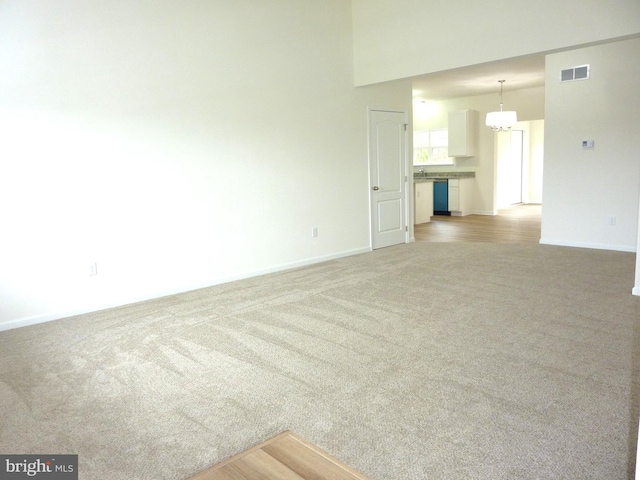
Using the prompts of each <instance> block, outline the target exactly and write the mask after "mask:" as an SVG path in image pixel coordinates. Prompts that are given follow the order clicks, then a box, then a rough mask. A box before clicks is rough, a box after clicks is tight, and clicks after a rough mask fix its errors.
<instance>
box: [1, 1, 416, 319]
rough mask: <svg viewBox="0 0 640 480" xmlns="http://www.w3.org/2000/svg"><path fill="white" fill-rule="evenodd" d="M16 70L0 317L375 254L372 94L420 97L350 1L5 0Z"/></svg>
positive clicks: (6, 99) (77, 307)
mask: <svg viewBox="0 0 640 480" xmlns="http://www.w3.org/2000/svg"><path fill="white" fill-rule="evenodd" d="M0 67H1V70H2V71H3V75H2V76H0V131H1V132H2V141H0V216H1V219H2V229H3V234H2V237H1V239H0V242H1V243H0V295H1V297H2V299H1V301H0V329H2V328H9V327H12V326H19V325H24V324H29V323H35V322H39V321H45V320H50V319H53V318H59V317H61V316H65V315H68V314H73V313H79V312H84V311H90V310H95V309H99V308H103V307H106V306H112V305H119V304H123V303H126V302H130V301H136V300H141V299H146V298H151V297H155V296H159V295H163V294H168V293H173V292H177V291H183V290H188V289H191V288H195V287H200V286H205V285H211V284H214V283H218V282H222V281H226V280H230V279H234V278H240V277H243V276H248V275H253V274H257V273H261V272H266V271H273V270H277V269H280V268H284V267H287V266H293V265H300V264H304V263H308V262H313V261H318V260H322V259H326V258H331V257H334V256H340V255H346V254H350V253H354V252H359V251H363V250H368V249H369V204H368V201H369V190H368V174H367V168H368V167H367V106H368V105H376V106H388V107H396V108H405V109H406V110H407V111H409V109H410V108H411V105H410V103H411V88H410V84H409V82H404V81H399V82H392V83H387V84H383V85H378V86H374V87H367V88H359V89H356V88H354V87H353V85H354V82H353V44H352V27H351V9H350V3H349V2H348V1H347V0H329V1H323V2H299V1H295V0H282V1H279V2H254V1H249V0H234V1H233V2H229V1H226V0H225V1H222V0H211V1H208V2H175V1H169V0H164V1H157V2H130V1H128V0H114V1H111V2H108V3H104V2H84V1H82V0H60V1H56V2H51V1H48V0H33V1H30V2H23V1H20V0H6V1H3V2H1V3H0ZM312 227H318V232H319V236H318V238H311V228H312ZM93 262H97V265H98V275H96V276H91V277H90V276H89V275H88V272H89V265H90V264H91V263H93Z"/></svg>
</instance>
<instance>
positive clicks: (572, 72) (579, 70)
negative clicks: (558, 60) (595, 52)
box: [560, 65, 590, 82]
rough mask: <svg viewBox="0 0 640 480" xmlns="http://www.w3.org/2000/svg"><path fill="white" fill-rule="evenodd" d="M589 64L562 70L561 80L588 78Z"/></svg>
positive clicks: (569, 80)
mask: <svg viewBox="0 0 640 480" xmlns="http://www.w3.org/2000/svg"><path fill="white" fill-rule="evenodd" d="M589 67H590V66H589V65H580V66H579V67H573V68H567V69H566V70H561V71H560V81H561V82H572V81H573V80H588V79H589V70H590V68H589Z"/></svg>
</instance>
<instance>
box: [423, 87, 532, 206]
mask: <svg viewBox="0 0 640 480" xmlns="http://www.w3.org/2000/svg"><path fill="white" fill-rule="evenodd" d="M503 99H504V106H505V109H508V110H516V111H517V113H518V120H521V121H522V122H528V121H532V120H539V119H542V118H544V88H543V87H539V88H530V89H524V90H513V91H509V90H506V91H505V92H504V95H503ZM498 108H500V97H499V92H498V91H497V90H496V93H495V94H490V95H478V96H474V97H463V98H456V99H451V100H441V101H433V100H426V102H425V103H421V102H419V101H415V102H414V105H413V128H414V129H415V130H425V129H431V128H446V127H447V117H448V112H449V111H454V110H467V109H469V110H477V111H478V112H479V121H478V123H479V125H478V129H479V135H478V154H477V155H476V156H475V157H471V158H459V159H456V164H455V166H453V167H450V166H443V167H429V168H428V170H430V171H455V170H462V171H473V172H476V190H475V192H474V203H475V205H476V208H475V210H474V213H478V214H484V215H495V214H496V213H497V208H498V207H497V160H496V158H497V142H498V140H499V139H500V138H501V135H505V134H503V133H494V132H492V131H491V129H490V128H489V127H487V126H485V124H484V123H485V122H484V120H485V117H486V115H487V112H490V111H494V110H497V109H498Z"/></svg>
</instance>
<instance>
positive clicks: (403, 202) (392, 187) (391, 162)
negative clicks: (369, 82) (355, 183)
mask: <svg viewBox="0 0 640 480" xmlns="http://www.w3.org/2000/svg"><path fill="white" fill-rule="evenodd" d="M406 123H407V122H406V113H405V112H397V111H381V110H370V111H369V172H370V192H371V227H372V234H371V244H372V247H373V248H374V249H376V248H382V247H388V246H390V245H397V244H398V243H405V242H406V241H407V234H408V233H407V214H406V212H407V199H406V189H407V178H406V175H407V173H406V172H407V158H408V157H407V132H406V130H405V128H406Z"/></svg>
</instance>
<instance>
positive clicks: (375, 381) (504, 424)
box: [0, 243, 640, 480]
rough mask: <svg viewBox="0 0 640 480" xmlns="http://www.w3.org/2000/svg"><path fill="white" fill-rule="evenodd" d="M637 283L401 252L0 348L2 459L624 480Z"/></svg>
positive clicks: (489, 250)
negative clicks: (301, 442) (300, 461)
mask: <svg viewBox="0 0 640 480" xmlns="http://www.w3.org/2000/svg"><path fill="white" fill-rule="evenodd" d="M634 265H635V254H632V253H623V252H608V251H597V250H588V249H574V248H566V247H552V246H541V245H504V244H502V245H499V244H486V243H483V244H481V243H464V244H461V243H414V244H410V245H401V246H397V247H390V248H386V249H382V250H378V251H375V252H372V253H368V254H363V255H357V256H353V257H349V258H344V259H340V260H336V261H331V262H326V263H322V264H317V265H313V266H309V267H305V268H301V269H296V270H292V271H288V272H283V273H279V274H273V275H267V276H263V277H259V278H253V279H249V280H243V281H240V282H234V283H229V284H225V285H220V286H215V287H211V288H207V289H203V290H198V291H194V292H189V293H185V294H180V295H175V296H171V297H166V298H162V299H158V300H154V301H149V302H143V303H139V304H135V305H130V306H124V307H120V308H116V309H112V310H107V311H102V312H97V313H93V314H88V315H81V316H77V317H73V318H68V319H63V320H59V321H55V322H49V323H46V324H41V325H35V326H31V327H25V328H21V329H16V330H10V331H5V332H0V418H1V419H2V420H1V421H0V452H1V453H5V454H8V453H58V454H60V453H77V454H78V455H79V471H80V478H81V479H96V480H98V479H99V480H107V479H118V480H121V479H128V480H133V479H184V478H186V477H188V476H190V475H193V474H195V473H196V472H198V471H201V470H203V469H205V468H207V467H208V466H210V465H213V464H215V463H217V462H219V461H221V460H224V459H226V458H228V457H231V456H233V455H234V454H237V453H238V452H241V451H243V450H245V449H246V448H248V447H250V446H252V445H255V444H257V443H260V442H262V441H265V440H266V439H268V438H270V437H272V436H274V435H276V434H277V433H279V432H281V431H283V430H291V431H294V432H296V433H297V434H298V435H300V436H301V437H303V438H305V439H307V440H308V441H310V442H312V443H314V444H316V445H318V447H320V448H321V449H323V450H325V451H326V452H327V453H329V454H330V455H333V456H334V457H336V458H338V459H339V460H341V461H343V462H345V463H346V464H348V465H350V466H352V467H353V468H355V469H357V470H359V471H361V472H362V473H363V474H365V475H367V476H369V477H370V478H372V479H374V480H388V479H491V480H496V479H498V480H499V479H509V480H512V479H607V480H616V479H627V478H631V477H632V474H633V471H634V460H635V451H636V437H637V422H638V407H639V406H640V395H639V388H638V386H639V384H638V382H639V366H640V364H639V359H640V356H639V355H638V352H639V346H640V331H639V328H638V322H639V321H640V298H639V297H634V296H632V295H631V293H630V292H631V288H632V286H633V279H634Z"/></svg>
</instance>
